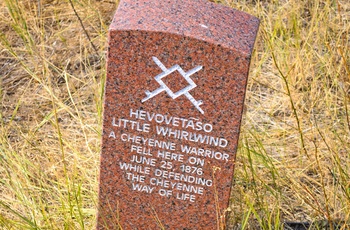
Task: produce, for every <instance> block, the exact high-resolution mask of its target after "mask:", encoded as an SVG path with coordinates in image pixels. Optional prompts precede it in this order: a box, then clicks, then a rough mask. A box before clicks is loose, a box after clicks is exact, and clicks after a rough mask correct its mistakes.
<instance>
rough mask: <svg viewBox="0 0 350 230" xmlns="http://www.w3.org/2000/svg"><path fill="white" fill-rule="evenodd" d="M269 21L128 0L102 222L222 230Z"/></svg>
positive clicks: (112, 93)
mask: <svg viewBox="0 0 350 230" xmlns="http://www.w3.org/2000/svg"><path fill="white" fill-rule="evenodd" d="M258 27H259V20H258V19H257V18H255V17H253V16H251V15H249V14H246V13H244V12H240V11H237V10H234V9H231V8H228V7H225V6H222V5H218V4H214V3H211V2H209V1H206V0H172V1H165V0H148V1H141V0H122V1H121V2H120V4H119V7H118V10H117V12H116V14H115V16H114V19H113V22H112V24H111V26H110V29H109V47H108V61H107V80H106V86H105V99H104V120H103V123H104V124H103V135H102V153H101V166H100V191H99V210H98V225H97V229H118V228H122V229H222V228H224V225H225V216H226V215H225V214H226V209H227V208H228V204H229V197H230V190H231V186H232V178H233V169H234V163H235V154H236V149H237V143H238V137H239V131H240V123H241V117H242V110H243V103H244V96H245V89H246V84H247V76H248V71H249V64H250V57H251V53H252V50H253V46H254V42H255V38H256V34H257V30H258Z"/></svg>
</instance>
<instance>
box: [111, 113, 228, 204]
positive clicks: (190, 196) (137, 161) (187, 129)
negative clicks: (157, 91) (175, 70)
mask: <svg viewBox="0 0 350 230" xmlns="http://www.w3.org/2000/svg"><path fill="white" fill-rule="evenodd" d="M111 123H112V127H113V130H112V131H111V132H110V133H109V134H108V135H109V136H108V137H109V138H113V139H118V140H119V141H121V142H124V143H126V144H128V146H129V150H128V151H129V154H128V155H129V157H128V158H127V159H128V160H125V161H124V162H118V165H119V167H120V169H121V170H122V171H123V172H124V173H125V176H126V179H127V180H128V181H129V182H130V183H131V184H130V188H131V189H132V190H133V191H135V192H140V193H147V194H155V195H159V196H162V197H174V198H175V199H178V200H182V201H185V202H195V201H196V199H197V198H198V197H199V196H202V195H204V193H205V191H206V190H207V189H206V187H212V186H213V185H214V182H213V178H212V177H211V169H212V168H213V167H216V166H215V165H213V164H212V163H208V161H209V162H213V161H215V162H218V161H220V162H224V163H227V162H228V161H230V157H231V156H230V155H229V154H228V153H226V147H227V145H228V141H227V140H226V139H225V138H224V137H215V136H212V135H211V133H212V132H213V130H214V127H213V125H212V124H209V123H205V122H202V121H201V120H200V119H198V118H193V117H190V118H181V117H173V116H169V115H164V114H158V113H152V112H149V111H145V110H137V109H132V108H131V109H130V110H129V117H128V118H119V119H118V118H116V117H113V118H112V120H111ZM115 129H122V130H124V132H122V133H121V134H119V135H120V136H118V135H117V134H116V133H120V132H116V130H115ZM126 130H128V131H126ZM130 132H132V133H130ZM149 134H152V137H153V138H149V137H147V136H145V135H149ZM164 139H165V140H164ZM176 140H181V142H180V143H177V141H176ZM184 141H185V142H184ZM191 142H194V143H197V144H201V145H204V146H203V147H195V146H191ZM120 154H122V153H120Z"/></svg>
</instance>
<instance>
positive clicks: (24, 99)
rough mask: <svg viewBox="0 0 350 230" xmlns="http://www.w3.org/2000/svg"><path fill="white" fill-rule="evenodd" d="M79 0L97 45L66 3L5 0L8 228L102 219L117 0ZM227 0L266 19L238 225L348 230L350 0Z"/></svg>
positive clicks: (0, 31)
mask: <svg viewBox="0 0 350 230" xmlns="http://www.w3.org/2000/svg"><path fill="white" fill-rule="evenodd" d="M217 2H219V1H217ZM73 3H74V6H75V9H76V11H77V12H78V14H79V16H80V18H81V19H82V22H83V23H84V26H85V28H86V30H87V32H88V34H89V36H90V37H91V39H92V42H93V44H94V45H95V46H96V47H97V49H98V53H96V52H95V50H94V49H93V47H92V45H91V43H90V41H89V40H88V39H87V36H86V34H85V32H84V31H83V30H82V27H81V25H80V23H79V20H78V18H77V17H76V15H75V14H74V11H73V9H72V7H71V6H70V4H69V1H58V0H41V1H40V0H37V1H34V0H22V1H13V0H0V47H1V49H0V76H1V79H0V80H1V85H0V100H1V103H0V228H1V229H93V228H94V225H95V216H96V202H97V192H98V188H97V187H98V185H97V178H98V166H99V151H100V150H99V146H100V135H101V133H100V130H101V116H102V114H101V113H102V100H101V99H102V96H101V95H103V84H104V79H105V51H106V45H107V44H106V32H107V28H108V25H109V23H110V21H111V17H112V15H113V13H114V10H115V8H116V5H117V2H116V1H112V0H109V1H107V0H75V1H73ZM219 3H221V4H225V5H230V6H232V7H234V8H237V9H241V10H244V11H246V12H249V13H251V14H253V15H255V16H257V17H259V18H260V19H261V20H262V24H261V28H260V34H259V38H258V41H257V44H256V50H255V53H254V55H253V59H252V66H251V73H250V80H249V85H248V91H247V99H246V112H245V115H244V122H243V125H242V133H241V141H240V148H239V152H238V155H237V156H238V157H237V160H238V162H237V165H236V172H235V178H236V179H235V185H234V187H233V193H232V202H231V217H230V221H229V222H230V226H235V227H236V228H245V229H279V228H283V223H284V221H285V220H290V221H311V222H315V223H321V224H326V223H327V224H329V228H330V229H332V227H333V225H332V224H334V223H341V227H340V228H341V229H348V228H350V122H349V119H350V114H349V113H350V36H349V34H350V2H349V1H348V0H312V1H311V0H294V1H292V0H289V1H288V0H261V1H259V0H245V1H229V0H225V1H220V2H219ZM324 226H325V225H324ZM313 228H315V229H317V228H322V226H321V227H320V226H316V225H315V226H313Z"/></svg>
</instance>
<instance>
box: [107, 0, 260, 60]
mask: <svg viewBox="0 0 350 230" xmlns="http://www.w3.org/2000/svg"><path fill="white" fill-rule="evenodd" d="M208 9H209V10H208ZM237 25H239V26H237ZM258 27H259V19H258V18H256V17H254V16H251V15H249V14H247V13H244V12H241V11H238V10H235V9H232V8H230V7H226V6H221V5H218V4H215V3H212V2H209V1H207V0H178V1H170V0H162V1H160V0H147V1H145V0H121V1H120V3H119V7H118V10H117V13H116V14H115V16H114V18H113V21H112V24H111V26H110V28H109V30H110V32H112V31H114V30H117V31H118V30H125V31H128V30H130V31H135V30H136V31H137V30H140V31H150V32H162V33H170V34H177V35H180V36H187V37H192V38H195V39H198V40H204V41H206V42H209V43H213V44H216V45H221V46H223V47H225V48H228V49H232V50H234V51H236V52H239V53H241V54H243V55H244V56H248V57H250V55H251V53H252V50H253V46H254V42H255V37H256V33H257V30H254V29H252V28H258Z"/></svg>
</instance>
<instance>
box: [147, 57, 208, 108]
mask: <svg viewBox="0 0 350 230" xmlns="http://www.w3.org/2000/svg"><path fill="white" fill-rule="evenodd" d="M152 59H153V61H154V62H155V63H156V64H157V65H158V66H159V68H161V69H162V70H163V72H162V73H160V74H158V75H157V76H156V77H155V78H154V79H155V80H156V81H157V82H158V83H159V85H160V87H159V88H158V89H156V90H154V91H152V92H150V91H148V90H147V91H146V97H145V98H144V99H142V103H143V102H145V101H147V100H148V99H151V98H152V97H154V96H156V95H158V94H159V93H161V92H163V91H165V92H167V93H168V95H169V96H170V97H171V98H172V99H176V98H178V97H179V96H181V95H185V96H186V97H187V98H188V100H190V101H191V102H192V104H193V105H194V106H195V107H196V108H197V109H198V110H199V112H201V113H202V114H204V111H203V110H202V109H201V108H200V107H199V106H200V105H202V104H203V102H202V101H201V100H199V101H197V100H196V99H194V98H193V97H192V95H191V94H190V93H189V91H190V90H192V89H194V88H196V87H197V85H196V83H194V81H192V79H191V78H190V76H191V75H193V74H194V73H196V72H198V71H200V70H201V69H202V68H203V66H197V67H195V68H193V69H191V70H189V71H187V72H185V71H184V70H183V69H182V68H181V67H180V66H179V65H174V66H172V67H170V68H169V69H167V68H166V67H165V66H164V65H163V63H162V62H161V61H159V59H158V58H156V57H152ZM175 71H178V72H179V73H180V74H181V76H182V77H183V78H185V80H186V81H187V82H188V84H189V85H188V86H186V87H185V88H183V89H181V90H179V91H177V92H176V93H174V92H173V91H172V90H171V89H170V88H169V87H168V86H167V85H166V84H165V83H164V82H163V81H162V79H163V78H164V77H166V76H168V75H169V74H171V73H173V72H175Z"/></svg>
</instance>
